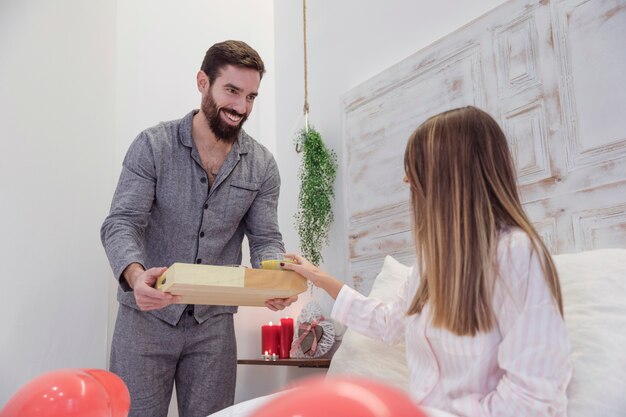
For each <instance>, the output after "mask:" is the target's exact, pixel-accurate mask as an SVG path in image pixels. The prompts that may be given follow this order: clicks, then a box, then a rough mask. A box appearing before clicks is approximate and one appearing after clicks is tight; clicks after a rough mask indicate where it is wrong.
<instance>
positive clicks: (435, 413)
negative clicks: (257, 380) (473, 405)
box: [209, 391, 456, 417]
mask: <svg viewBox="0 0 626 417" xmlns="http://www.w3.org/2000/svg"><path fill="white" fill-rule="evenodd" d="M284 393H285V391H283V392H279V393H277V394H272V395H266V396H264V397H257V398H253V399H251V400H248V401H243V402H241V403H239V404H235V405H233V406H232V407H228V408H225V409H223V410H222V411H218V412H217V413H213V414H211V415H210V416H209V417H250V416H251V415H252V413H253V412H254V411H255V410H256V409H258V408H259V407H260V406H262V405H263V404H265V403H266V402H268V401H269V400H271V399H273V398H275V397H277V396H280V395H283V394H284ZM421 409H422V411H423V412H424V413H425V414H426V415H427V416H428V417H456V416H455V415H453V414H450V413H447V412H445V411H441V410H435V409H434V408H428V407H422V408H421Z"/></svg>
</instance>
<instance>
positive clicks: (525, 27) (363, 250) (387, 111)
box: [343, 0, 626, 293]
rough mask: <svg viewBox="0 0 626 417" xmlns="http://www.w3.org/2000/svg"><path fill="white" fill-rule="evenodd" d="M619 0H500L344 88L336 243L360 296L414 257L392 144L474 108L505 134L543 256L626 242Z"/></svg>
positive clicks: (625, 21)
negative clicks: (387, 267) (434, 119)
mask: <svg viewBox="0 0 626 417" xmlns="http://www.w3.org/2000/svg"><path fill="white" fill-rule="evenodd" d="M625 40H626V2H624V1H623V0H561V1H558V0H553V1H547V0H542V1H538V0H535V1H527V0H524V1H521V0H512V1H509V2H507V3H505V4H503V5H502V6H500V7H498V8H496V9H494V10H493V11H491V12H490V13H488V14H486V15H484V16H482V17H481V18H479V19H477V20H476V21H474V22H472V23H470V24H468V25H466V26H464V27H463V28H461V29H459V30H458V31H456V32H454V33H452V34H450V35H449V36H447V37H445V38H443V39H441V40H439V41H438V42H436V43H434V44H432V45H430V46H429V47H427V48H425V49H423V50H421V51H419V52H417V53H416V54H414V55H412V56H411V57H409V58H407V59H406V60H404V61H402V62H400V63H398V64H397V65H395V66H393V67H391V68H389V69H388V70H386V71H384V72H383V73H381V74H379V75H377V76H376V77H374V78H372V79H371V80H369V81H367V82H365V83H364V84H362V85H360V86H358V87H356V88H355V89H353V90H351V91H350V92H348V93H347V94H346V95H345V96H344V101H343V104H344V124H343V125H344V147H345V148H344V155H345V157H344V161H343V168H344V169H345V171H346V175H345V176H344V177H345V184H344V187H345V190H346V210H347V215H346V218H347V219H348V224H347V228H348V231H349V238H348V245H349V254H350V270H351V274H352V278H353V280H354V282H353V285H354V286H355V287H356V288H357V289H358V290H359V291H362V292H364V293H367V292H368V291H369V290H370V288H371V284H372V281H373V278H374V277H375V275H376V274H377V272H378V271H379V270H380V267H381V265H382V261H383V259H384V256H385V255H386V254H391V255H393V256H395V257H397V258H398V259H400V260H402V261H404V262H407V263H408V262H411V261H412V260H413V245H412V236H411V224H410V216H409V205H408V189H407V187H406V186H405V185H404V184H403V183H402V177H403V174H404V172H403V171H404V167H403V155H404V147H405V145H406V141H407V139H408V137H409V135H410V133H411V132H412V131H413V130H414V129H415V128H416V127H417V126H418V125H419V124H420V123H421V122H423V121H424V120H425V119H426V118H428V117H429V116H431V115H433V114H436V113H439V112H441V111H444V110H448V109H451V108H455V107H460V106H464V105H475V106H477V107H480V108H483V109H485V110H486V111H488V112H489V113H490V114H492V115H493V116H494V117H495V118H496V119H497V120H498V121H499V123H500V125H501V126H502V128H503V129H504V131H505V133H506V134H507V137H508V139H509V144H510V148H511V151H512V153H513V156H514V159H515V162H516V168H517V173H518V183H519V186H520V192H521V195H522V200H523V203H524V206H525V209H526V210H527V212H528V214H529V216H530V218H531V220H532V221H533V222H534V224H535V226H536V227H537V229H538V231H539V233H540V235H541V236H542V238H543V239H544V241H545V243H546V244H547V246H548V248H549V249H550V250H551V251H552V252H553V253H565V252H577V251H582V250H588V249H594V248H604V247H626V48H624V41H625Z"/></svg>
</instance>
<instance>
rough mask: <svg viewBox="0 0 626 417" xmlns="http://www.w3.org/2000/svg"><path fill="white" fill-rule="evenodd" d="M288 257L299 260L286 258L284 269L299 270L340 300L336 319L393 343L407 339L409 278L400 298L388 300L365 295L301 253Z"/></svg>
mask: <svg viewBox="0 0 626 417" xmlns="http://www.w3.org/2000/svg"><path fill="white" fill-rule="evenodd" d="M285 257H286V258H288V259H293V260H294V261H295V263H294V264H290V263H288V262H285V263H284V265H281V266H282V267H283V268H284V269H288V270H292V271H295V272H297V273H299V274H300V275H302V276H304V277H305V278H307V279H308V280H310V281H311V282H313V284H314V285H315V286H317V287H319V288H322V289H323V290H324V291H326V292H327V293H328V294H329V295H330V296H331V297H333V298H334V299H335V300H336V301H335V304H334V306H333V311H332V313H331V317H332V318H333V319H335V320H337V321H339V322H341V323H343V324H345V325H347V326H348V327H350V328H351V329H352V330H355V331H357V332H359V333H361V334H364V335H366V336H369V337H372V338H375V339H379V340H382V341H384V342H385V343H389V344H393V343H398V342H399V341H401V340H403V338H404V321H405V316H406V315H405V311H406V292H407V282H408V280H407V279H405V281H404V283H403V285H400V286H399V288H398V293H397V296H396V299H395V300H394V301H393V302H390V303H385V302H382V301H381V300H378V299H375V298H368V297H365V296H364V295H362V294H360V293H359V292H357V291H355V290H353V289H352V288H350V287H348V286H347V285H344V283H342V282H341V281H339V280H338V279H337V278H335V277H333V276H331V275H330V274H328V273H326V272H324V271H322V270H321V269H319V268H317V267H316V266H314V265H312V264H311V263H310V262H309V261H307V260H306V259H304V258H303V257H301V256H298V255H295V254H286V255H285Z"/></svg>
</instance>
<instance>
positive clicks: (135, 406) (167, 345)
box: [111, 304, 237, 417]
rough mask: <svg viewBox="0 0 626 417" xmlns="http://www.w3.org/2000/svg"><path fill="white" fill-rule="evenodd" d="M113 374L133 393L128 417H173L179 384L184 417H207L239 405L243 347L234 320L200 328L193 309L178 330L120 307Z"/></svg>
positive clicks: (219, 319)
mask: <svg viewBox="0 0 626 417" xmlns="http://www.w3.org/2000/svg"><path fill="white" fill-rule="evenodd" d="M111 372H114V373H115V374H117V375H119V376H120V377H121V378H122V379H123V380H124V382H125V383H126V385H127V386H128V390H129V391H130V398H131V410H130V414H129V415H128V417H167V410H168V407H169V403H170V400H171V397H172V389H173V384H174V382H176V394H177V397H176V398H177V401H178V413H179V416H180V417H206V416H207V415H209V414H211V413H214V412H216V411H219V410H221V409H222V408H225V407H228V406H230V405H232V404H233V402H234V397H235V379H236V376H237V346H236V341H235V331H234V325H233V315H232V314H219V315H217V316H213V317H210V318H209V319H207V320H206V321H204V322H202V323H200V324H199V323H198V322H197V321H196V319H195V318H194V316H193V307H191V306H190V307H187V309H186V310H185V311H184V313H183V315H182V317H181V319H180V321H179V322H178V324H177V325H176V326H175V327H173V326H171V325H169V324H167V323H165V322H164V321H161V320H160V319H158V318H156V317H155V316H153V315H152V314H149V313H146V312H142V311H139V310H135V309H133V308H131V307H128V306H125V305H122V304H120V307H119V311H118V314H117V321H116V323H115V331H114V333H113V341H112V345H111Z"/></svg>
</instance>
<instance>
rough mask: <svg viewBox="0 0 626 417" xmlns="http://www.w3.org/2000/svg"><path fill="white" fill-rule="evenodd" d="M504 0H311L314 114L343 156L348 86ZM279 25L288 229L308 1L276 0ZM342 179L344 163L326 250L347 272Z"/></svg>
mask: <svg viewBox="0 0 626 417" xmlns="http://www.w3.org/2000/svg"><path fill="white" fill-rule="evenodd" d="M501 3H503V1H502V0H480V1H476V2H461V1H458V0H439V1H436V2H435V1H429V2H427V1H411V0H388V1H384V2H363V1H360V0H343V1H333V0H311V1H308V2H307V44H308V47H307V53H308V57H307V58H308V74H309V77H308V81H309V84H308V87H309V88H308V90H309V106H310V118H309V120H310V122H311V123H312V124H313V125H314V126H315V127H316V128H317V130H318V131H319V132H320V133H321V135H322V138H323V139H324V140H325V141H326V143H327V145H328V146H329V147H330V148H332V149H334V150H335V151H336V152H337V154H338V156H339V160H340V161H341V160H342V158H343V143H342V126H341V118H342V106H341V96H342V94H343V93H345V92H347V91H348V90H350V89H351V88H353V87H355V86H357V85H358V84H360V83H362V82H364V81H366V80H368V79H369V78H371V77H373V76H374V75H376V74H378V73H380V72H381V71H383V70H384V69H386V68H388V67H390V66H391V65H393V64H395V63H397V62H399V61H401V60H403V59H404V58H406V57H408V56H409V55H411V54H413V53H415V52H417V51H418V50H420V49H421V48H423V47H425V46H427V45H429V44H431V43H432V42H434V41H436V40H437V39H439V38H441V37H443V36H445V35H447V34H448V33H451V32H452V31H454V30H456V29H458V28H460V27H461V26H463V25H464V24H466V23H468V22H470V21H471V20H473V19H475V18H477V17H478V16H480V15H482V14H483V13H485V12H487V11H489V10H491V9H492V8H494V7H496V6H498V5H499V4H501ZM275 26H276V34H275V36H276V80H277V82H276V114H277V115H278V117H277V121H276V134H277V140H278V144H279V146H277V154H278V159H279V161H280V162H281V172H282V175H283V187H282V190H283V192H282V195H281V201H280V207H281V213H282V217H281V228H282V230H283V231H284V230H288V228H289V226H290V225H291V223H292V218H293V213H295V211H296V207H297V194H298V181H297V177H296V176H295V175H294V174H293V173H294V172H296V170H297V166H298V164H299V158H295V155H296V154H295V152H294V150H293V146H292V145H291V144H292V139H293V135H294V133H295V132H296V131H297V130H298V129H299V128H301V127H302V126H303V125H304V121H303V118H302V117H301V114H302V105H303V96H304V85H303V53H302V51H303V46H302V37H303V35H302V2H299V1H292V0H275ZM371 169H373V170H375V169H376V167H371ZM288 173H290V174H288ZM401 180H402V179H401V178H398V181H401ZM343 181H344V178H343V171H342V169H341V168H340V169H339V172H338V177H337V182H336V188H335V192H336V197H335V206H334V215H335V222H334V224H333V226H332V229H331V234H330V241H331V244H330V247H329V248H327V249H326V250H325V251H324V259H325V262H324V267H325V268H326V269H327V270H329V271H331V272H332V273H334V274H336V275H337V276H338V277H342V276H345V274H346V273H347V266H348V265H347V259H348V256H347V250H348V237H347V235H346V227H345V221H346V220H345V214H344V203H343V199H344V189H343V187H344V186H343ZM285 235H286V236H285V242H286V243H287V245H288V247H297V245H298V238H297V235H295V234H293V235H291V234H288V233H286V234H285ZM381 266H382V265H381ZM316 298H317V299H318V300H319V301H320V303H321V304H322V305H323V306H324V307H325V309H327V311H328V310H330V308H331V306H332V300H329V299H328V297H326V296H325V294H319V293H317V292H316Z"/></svg>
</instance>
